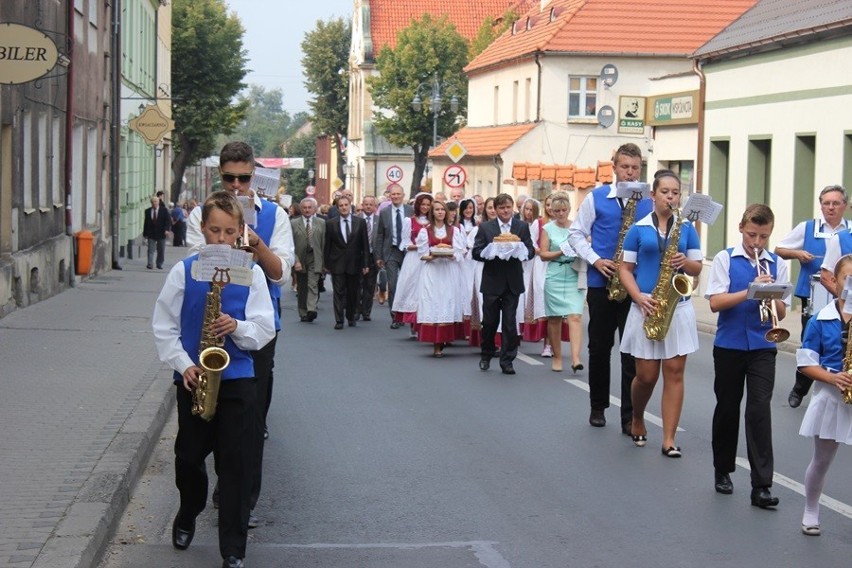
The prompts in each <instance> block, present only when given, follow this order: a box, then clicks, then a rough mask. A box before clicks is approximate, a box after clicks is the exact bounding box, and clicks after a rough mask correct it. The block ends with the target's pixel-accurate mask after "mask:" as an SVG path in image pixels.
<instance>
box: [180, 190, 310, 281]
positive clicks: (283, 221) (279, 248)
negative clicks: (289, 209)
mask: <svg viewBox="0 0 852 568" xmlns="http://www.w3.org/2000/svg"><path fill="white" fill-rule="evenodd" d="M262 207H263V203H262V198H261V197H260V196H258V195H257V193H255V194H254V208H255V209H257V210H258V211H260V209H261V208H262ZM276 207H278V206H277V205H276ZM201 208H202V206H201V205H199V206H197V207H196V208H195V209H193V210H192V211H191V212H190V213H189V218H188V219H187V221H186V244H187V246H188V247H189V252H188V253H187V256H192V255H193V254H195V253H197V252H198V251H199V250H201V247H202V246H204V244H205V243H206V241H205V239H204V234H203V233H202V232H201ZM266 246H268V247H269V250H271V251H272V253H273V254H274V255H275V256H277V257H278V258H280V259H281V278H280V279H278V280H272V279H271V278H270V279H269V281H270V282H273V283H274V284H278V285H279V286H283V285H284V284H286V283H287V282H289V279H290V268H291V267H292V266H293V262H294V259H295V258H296V252H295V249H294V246H293V227H292V226H291V225H290V219H289V218H288V217H287V213H286V212H285V211H284V208H283V207H278V209H277V210H276V211H275V226H274V227H273V228H272V237H271V238H270V242H268V243H266Z"/></svg>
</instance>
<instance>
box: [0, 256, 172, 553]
mask: <svg viewBox="0 0 852 568" xmlns="http://www.w3.org/2000/svg"><path fill="white" fill-rule="evenodd" d="M166 250H167V263H166V268H165V269H164V270H147V269H146V268H145V259H144V258H142V259H137V260H132V261H125V263H124V270H122V271H111V272H107V273H106V274H103V275H101V276H99V277H97V278H93V279H90V280H86V281H83V282H81V283H80V284H78V286H77V287H75V288H71V289H69V290H67V291H65V292H63V293H61V294H59V295H57V296H55V297H53V298H50V299H48V300H46V301H44V302H41V303H38V304H34V305H32V306H29V307H27V308H24V309H21V310H18V311H15V312H13V313H11V314H9V315H8V316H6V317H5V318H3V319H0V428H2V430H3V434H2V436H0V456H2V458H0V480H2V482H0V567H4V568H5V567H35V568H77V567H80V568H89V567H91V566H93V565H94V564H95V558H96V557H97V556H98V555H99V554H100V553H101V550H102V548H103V547H104V546H105V545H106V543H107V537H108V536H109V534H110V533H111V532H112V531H113V530H114V528H115V526H116V524H117V523H118V520H119V519H120V517H121V514H122V512H123V510H124V507H125V505H126V504H127V501H128V498H129V494H130V490H131V488H132V486H133V484H134V483H135V481H136V479H137V478H138V477H139V475H140V474H141V473H142V472H143V471H144V468H145V465H146V462H147V460H148V456H149V454H150V452H151V449H152V448H153V446H154V444H156V442H157V440H158V438H159V434H160V430H161V429H162V426H163V424H164V423H165V421H166V419H167V418H168V416H169V414H170V412H171V411H172V410H171V409H172V406H173V398H172V392H173V391H172V386H171V380H170V376H171V373H170V372H168V370H167V369H166V368H165V367H164V366H163V365H161V363H160V362H159V361H158V360H157V357H156V352H155V349H154V343H153V337H152V333H151V313H152V312H153V306H154V301H155V300H156V297H157V294H158V293H159V291H160V288H161V287H162V284H163V280H164V279H165V275H166V273H167V270H168V268H169V267H171V266H172V264H173V263H174V262H175V261H177V260H178V259H180V258H182V257H183V255H184V254H185V251H186V249H183V248H177V249H174V248H172V247H168V248H167V249H166Z"/></svg>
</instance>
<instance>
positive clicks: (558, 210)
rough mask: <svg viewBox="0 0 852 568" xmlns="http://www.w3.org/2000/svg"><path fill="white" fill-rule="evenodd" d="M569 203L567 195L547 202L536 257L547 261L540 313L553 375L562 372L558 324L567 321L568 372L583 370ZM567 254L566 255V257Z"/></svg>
mask: <svg viewBox="0 0 852 568" xmlns="http://www.w3.org/2000/svg"><path fill="white" fill-rule="evenodd" d="M570 211H571V202H570V200H569V197H568V194H567V193H564V192H557V193H555V194H553V198H552V199H551V201H550V212H551V218H552V221H550V222H549V223H548V224H547V225H545V226H544V231H543V232H542V233H541V243H540V246H541V249H540V252H539V256H540V257H541V259H542V260H544V261H549V262H548V265H547V273H546V274H545V278H544V312H545V315H546V316H547V335H548V337H549V338H550V344H551V345H552V346H553V362H552V363H551V367H550V368H551V369H552V370H553V371H557V372H560V371H562V320H563V318H565V317H567V318H568V334H569V337H570V341H571V369H572V370H573V371H574V372H575V373H576V372H577V371H580V370H582V369H583V364H582V363H581V362H580V344H581V343H582V337H583V325H582V317H583V301H584V297H583V292H582V291H581V290H580V289H579V288H578V287H577V271H576V270H574V268H573V267H572V266H571V265H572V263H573V262H574V261H575V260H576V257H577V253H575V252H574V250H573V249H572V248H571V247H570V246H569V245H568V228H569V227H570V226H571V222H570V221H569V220H568V213H569V212H570ZM566 253H567V254H566Z"/></svg>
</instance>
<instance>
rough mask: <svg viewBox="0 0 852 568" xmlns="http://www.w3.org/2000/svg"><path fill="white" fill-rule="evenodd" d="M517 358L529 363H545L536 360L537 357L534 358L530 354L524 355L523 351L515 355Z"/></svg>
mask: <svg viewBox="0 0 852 568" xmlns="http://www.w3.org/2000/svg"><path fill="white" fill-rule="evenodd" d="M515 358H516V359H520V360H521V361H523V362H524V363H526V364H527V365H544V363H542V362H541V361H536V360H535V359H533V358H532V357H530V356H529V355H524V354H523V353H518V354H517V355H516V356H515Z"/></svg>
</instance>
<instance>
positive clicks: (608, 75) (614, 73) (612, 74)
mask: <svg viewBox="0 0 852 568" xmlns="http://www.w3.org/2000/svg"><path fill="white" fill-rule="evenodd" d="M616 81H618V68H617V67H616V66H615V65H613V64H612V63H607V64H606V65H604V66H603V69H601V83H603V84H604V87H606V88H607V89H608V88H610V87H612V86H613V85H615V83H616Z"/></svg>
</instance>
